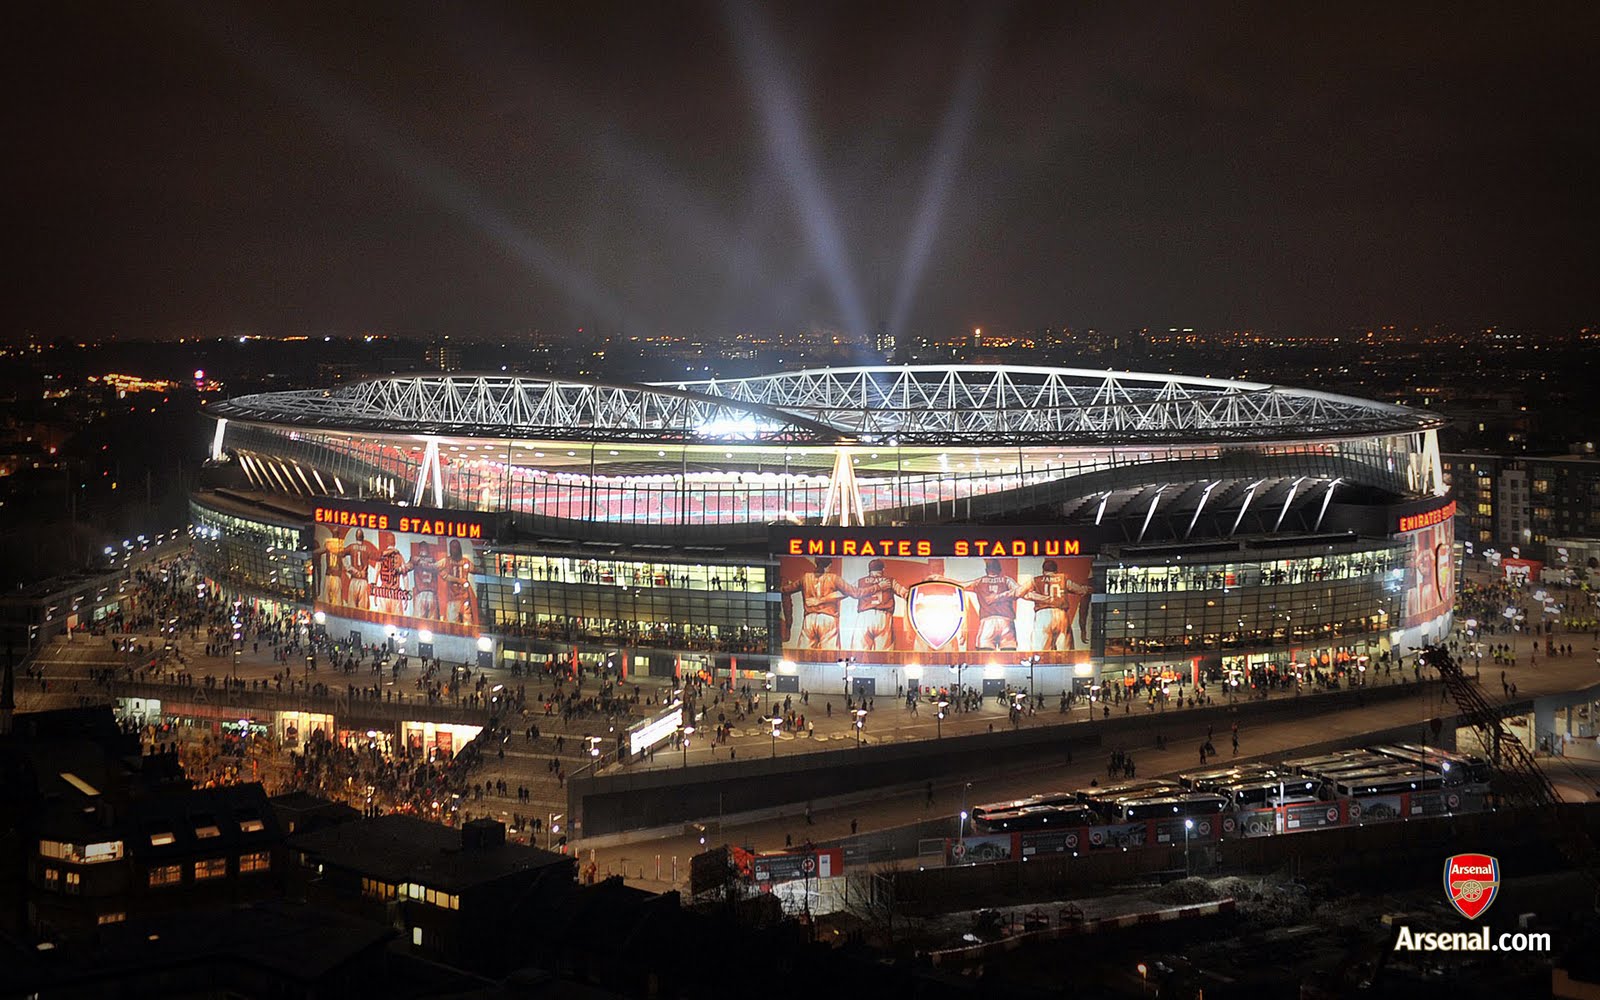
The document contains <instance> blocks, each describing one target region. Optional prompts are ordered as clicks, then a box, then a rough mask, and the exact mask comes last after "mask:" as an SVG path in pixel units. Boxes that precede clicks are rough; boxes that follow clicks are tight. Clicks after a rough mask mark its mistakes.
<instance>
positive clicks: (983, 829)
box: [974, 806, 1100, 833]
mask: <svg viewBox="0 0 1600 1000" xmlns="http://www.w3.org/2000/svg"><path fill="white" fill-rule="evenodd" d="M1099 822H1100V817H1098V816H1096V815H1095V814H1094V811H1093V810H1091V809H1089V808H1087V807H1085V806H1024V807H1023V808H1021V809H1017V810H1015V811H1012V812H1003V813H990V814H989V815H988V816H986V817H985V818H984V819H983V821H982V822H981V823H980V822H974V829H976V830H977V832H979V833H1011V832H1013V831H1026V830H1062V829H1067V828H1069V827H1087V826H1094V825H1096V824H1098V823H1099Z"/></svg>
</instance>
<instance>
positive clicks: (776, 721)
mask: <svg viewBox="0 0 1600 1000" xmlns="http://www.w3.org/2000/svg"><path fill="white" fill-rule="evenodd" d="M766 721H767V722H768V723H769V724H770V725H771V726H772V757H773V759H774V760H776V759H777V757H778V730H779V729H782V728H783V716H781V715H774V716H773V717H772V718H770V719H767V720H766Z"/></svg>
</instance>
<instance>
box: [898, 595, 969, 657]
mask: <svg viewBox="0 0 1600 1000" xmlns="http://www.w3.org/2000/svg"><path fill="white" fill-rule="evenodd" d="M906 607H907V608H909V609H910V614H911V627H912V628H913V629H914V630H916V633H917V635H918V636H919V637H920V638H921V639H922V641H923V642H925V643H927V644H928V646H929V648H931V649H939V648H941V647H942V646H944V644H945V643H947V642H949V641H950V640H951V639H954V638H955V637H956V635H957V634H958V633H960V631H961V623H962V622H963V621H965V620H966V615H967V595H966V594H965V593H963V592H962V590H961V588H960V587H958V586H956V585H955V584H953V583H943V582H938V581H928V582H926V583H919V584H917V585H916V586H914V587H912V588H911V589H910V591H908V592H907V594H906Z"/></svg>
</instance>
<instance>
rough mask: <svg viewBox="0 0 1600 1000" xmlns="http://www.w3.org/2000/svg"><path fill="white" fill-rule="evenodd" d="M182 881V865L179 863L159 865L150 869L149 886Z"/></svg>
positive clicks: (175, 883)
mask: <svg viewBox="0 0 1600 1000" xmlns="http://www.w3.org/2000/svg"><path fill="white" fill-rule="evenodd" d="M182 881H183V867H182V866H181V865H159V866H157V867H155V868H152V869H150V886H151V888H154V887H156V886H158V885H177V884H178V883H180V882H182Z"/></svg>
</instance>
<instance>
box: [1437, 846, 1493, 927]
mask: <svg viewBox="0 0 1600 1000" xmlns="http://www.w3.org/2000/svg"><path fill="white" fill-rule="evenodd" d="M1499 892H1500V862H1499V861H1498V860H1497V859H1495V858H1491V857H1490V856H1489V855H1487V854H1456V855H1452V856H1451V857H1448V858H1445V859H1444V894H1445V895H1446V896H1448V897H1450V905H1451V906H1454V907H1455V908H1456V910H1457V911H1459V912H1460V914H1461V915H1462V916H1463V917H1466V918H1467V919H1468V920H1476V919H1478V918H1479V917H1481V916H1483V911H1484V910H1487V909H1488V908H1489V904H1490V903H1492V902H1494V897H1495V896H1496V895H1498V894H1499Z"/></svg>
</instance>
